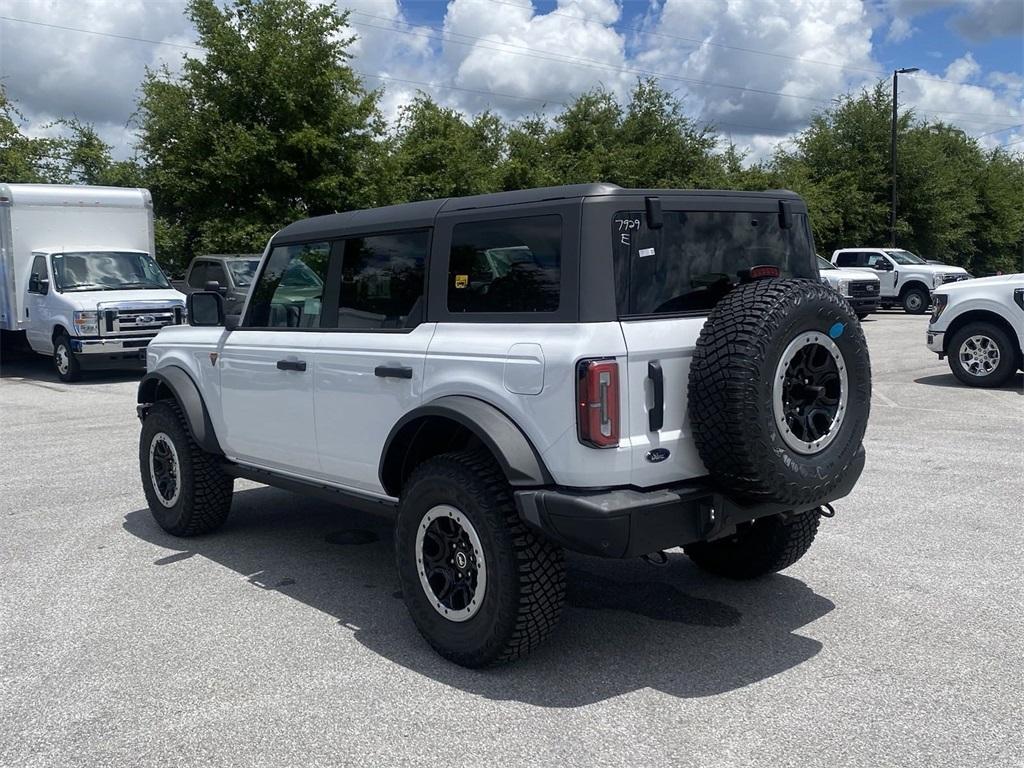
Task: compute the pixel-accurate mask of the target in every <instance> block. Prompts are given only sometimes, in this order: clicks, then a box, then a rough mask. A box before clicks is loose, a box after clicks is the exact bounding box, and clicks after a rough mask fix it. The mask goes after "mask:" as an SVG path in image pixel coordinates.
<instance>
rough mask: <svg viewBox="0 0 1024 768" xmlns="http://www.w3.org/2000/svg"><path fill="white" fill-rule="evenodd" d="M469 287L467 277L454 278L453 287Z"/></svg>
mask: <svg viewBox="0 0 1024 768" xmlns="http://www.w3.org/2000/svg"><path fill="white" fill-rule="evenodd" d="M468 285H469V275H456V276H455V287H456V288H465V287H467V286H468Z"/></svg>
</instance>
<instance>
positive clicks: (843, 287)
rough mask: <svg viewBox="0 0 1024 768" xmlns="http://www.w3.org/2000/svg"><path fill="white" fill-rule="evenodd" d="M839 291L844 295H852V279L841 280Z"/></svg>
mask: <svg viewBox="0 0 1024 768" xmlns="http://www.w3.org/2000/svg"><path fill="white" fill-rule="evenodd" d="M839 293H841V294H842V295H843V296H849V295H850V281H849V280H840V281H839Z"/></svg>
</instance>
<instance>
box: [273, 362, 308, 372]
mask: <svg viewBox="0 0 1024 768" xmlns="http://www.w3.org/2000/svg"><path fill="white" fill-rule="evenodd" d="M277 369H278V370H279V371H304V370H306V361H305V360H278V361H277Z"/></svg>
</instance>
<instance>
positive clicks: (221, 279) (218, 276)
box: [204, 261, 228, 288]
mask: <svg viewBox="0 0 1024 768" xmlns="http://www.w3.org/2000/svg"><path fill="white" fill-rule="evenodd" d="M206 279H207V280H208V281H209V280H216V281H217V283H219V284H220V286H221V288H227V287H228V276H227V274H225V272H224V265H223V264H221V263H220V262H219V261H211V262H209V263H208V264H207V265H206ZM204 286H205V284H204Z"/></svg>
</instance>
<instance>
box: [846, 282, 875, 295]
mask: <svg viewBox="0 0 1024 768" xmlns="http://www.w3.org/2000/svg"><path fill="white" fill-rule="evenodd" d="M877 295H878V283H876V282H875V281H874V280H852V281H851V282H850V296H851V297H853V298H857V299H864V298H870V297H871V296H877Z"/></svg>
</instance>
